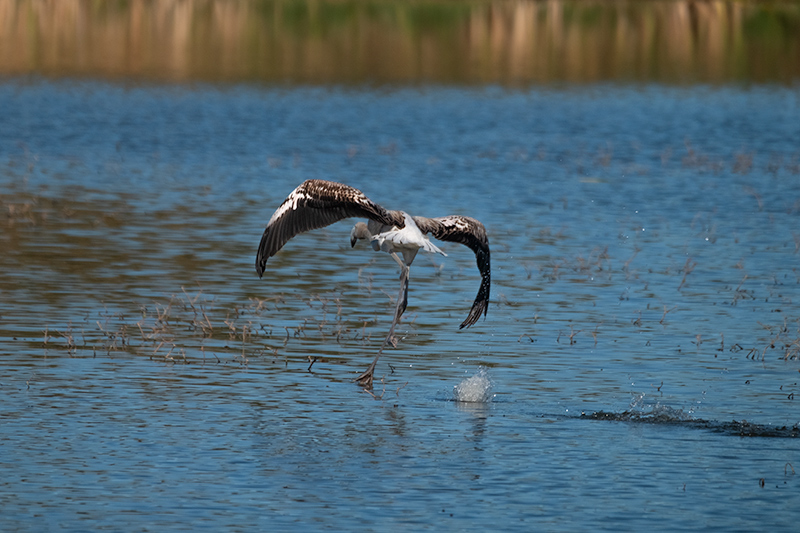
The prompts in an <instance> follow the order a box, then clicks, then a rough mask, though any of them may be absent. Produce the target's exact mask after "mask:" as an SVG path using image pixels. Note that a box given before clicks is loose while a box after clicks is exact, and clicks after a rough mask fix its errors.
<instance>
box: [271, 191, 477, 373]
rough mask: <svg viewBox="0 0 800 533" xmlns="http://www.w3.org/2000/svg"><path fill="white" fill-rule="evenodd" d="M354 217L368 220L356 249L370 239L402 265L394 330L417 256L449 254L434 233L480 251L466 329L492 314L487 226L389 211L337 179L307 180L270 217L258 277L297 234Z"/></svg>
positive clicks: (356, 231) (355, 232)
mask: <svg viewBox="0 0 800 533" xmlns="http://www.w3.org/2000/svg"><path fill="white" fill-rule="evenodd" d="M354 217H358V218H366V219H368V222H367V223H366V224H365V223H364V222H359V223H357V224H356V225H355V226H354V227H353V229H352V231H351V232H350V244H351V246H355V244H356V242H357V241H358V240H359V239H366V240H369V241H370V243H371V244H372V247H373V249H375V250H376V251H384V252H388V253H389V254H390V255H391V256H392V257H393V258H394V260H395V261H396V262H397V263H398V265H400V268H401V275H400V278H401V280H402V286H401V291H402V292H401V294H402V295H403V297H402V299H398V307H397V310H396V312H395V321H394V323H393V324H392V330H394V325H395V324H396V321H397V319H398V318H399V317H400V315H402V314H403V311H404V310H405V308H406V304H407V299H408V272H409V267H410V266H411V263H412V262H413V261H414V258H415V257H416V255H417V252H419V251H420V250H423V251H426V252H430V253H440V254H442V255H446V254H445V253H444V252H442V251H441V250H440V249H439V248H438V247H437V246H436V245H434V244H433V243H432V242H430V240H429V239H428V237H427V235H428V234H430V235H432V236H433V237H435V238H436V239H438V240H440V241H449V242H457V243H461V244H463V245H465V246H467V247H469V248H470V249H471V250H472V251H473V252H474V253H475V259H476V262H477V265H478V270H479V271H480V274H481V285H480V288H479V289H478V295H477V296H476V297H475V301H474V302H473V303H472V308H471V310H470V312H469V315H468V316H467V318H466V319H465V320H464V322H462V323H461V326H460V328H465V327H469V326H472V325H473V324H475V323H476V322H477V321H478V319H479V318H480V317H481V315H484V316H486V314H487V312H488V310H489V291H490V288H491V268H490V254H489V240H488V238H487V236H486V228H484V226H483V224H481V223H480V222H479V221H478V220H475V219H474V218H470V217H466V216H461V215H451V216H446V217H440V218H425V217H414V216H411V215H409V214H408V213H406V212H404V211H391V210H387V209H385V208H383V207H381V206H380V205H378V204H376V203H375V202H373V201H372V200H370V199H369V198H367V196H366V195H365V194H364V193H363V192H361V191H360V190H358V189H356V188H354V187H350V186H348V185H345V184H343V183H337V182H333V181H324V180H307V181H305V182H303V183H302V184H301V185H300V186H299V187H297V188H296V189H295V190H294V191H292V193H291V194H289V196H288V197H287V198H286V200H284V201H283V203H281V205H280V206H279V207H278V209H277V210H276V211H275V213H274V214H273V215H272V217H271V218H270V219H269V223H268V224H267V227H266V229H265V230H264V234H263V235H262V237H261V242H260V243H259V245H258V254H257V255H256V272H258V276H259V277H261V276H262V275H263V274H264V270H265V268H266V265H267V260H268V259H269V258H270V257H272V256H274V255H275V254H277V253H278V251H280V249H281V248H283V246H284V245H285V244H286V243H287V242H288V241H289V239H291V238H292V237H294V236H295V235H298V234H299V233H303V232H306V231H310V230H313V229H318V228H322V227H325V226H328V225H330V224H333V223H334V222H338V221H340V220H343V219H345V218H354ZM400 255H402V256H403V258H402V259H400ZM390 336H391V333H390ZM376 360H377V358H376ZM373 365H374V362H373Z"/></svg>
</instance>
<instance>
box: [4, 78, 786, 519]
mask: <svg viewBox="0 0 800 533" xmlns="http://www.w3.org/2000/svg"><path fill="white" fill-rule="evenodd" d="M0 115H2V117H3V118H2V120H0V249H1V250H2V254H0V357H2V363H1V364H0V393H2V398H3V399H2V402H0V423H1V424H2V425H0V427H1V428H2V429H1V430H0V464H2V472H3V475H2V476H1V477H0V507H2V510H3V511H2V517H0V529H3V530H8V531H12V530H41V531H44V530H51V531H52V530H92V531H97V530H115V531H116V530H155V529H157V530H169V529H181V530H186V529H189V530H213V531H218V530H221V529H226V530H234V531H235V530H242V531H245V530H246V531H253V530H289V529H295V530H297V529H303V530H318V529H332V530H382V531H389V530H400V529H404V530H479V531H485V530H491V529H504V530H519V531H531V530H565V531H575V530H596V529H611V530H642V529H643V528H645V527H652V526H653V525H657V526H658V528H659V529H664V530H669V529H702V530H705V529H708V528H715V529H724V530H756V529H758V530H762V529H769V530H771V531H778V530H785V531H790V530H794V528H796V525H797V523H798V520H800V505H798V503H800V498H799V497H798V494H799V492H798V489H799V488H800V485H798V476H797V475H796V474H795V471H796V470H798V469H800V444H798V442H799V441H798V439H797V437H798V436H800V430H799V429H798V422H800V413H798V405H800V403H799V402H800V387H798V381H799V380H800V373H799V371H800V360H799V359H800V309H799V308H798V302H800V253H799V252H798V250H800V93H798V91H797V88H796V87H782V86H741V87H739V86H721V87H711V86H693V87H691V88H688V87H687V88H682V87H677V88H668V87H664V86H658V85H636V86H620V85H611V84H609V85H589V86H584V87H575V86H565V87H550V88H536V89H524V90H513V91H511V90H504V89H499V88H493V87H484V88H473V89H458V88H446V87H436V86H423V87H419V88H414V89H389V88H383V89H375V88H372V89H369V88H363V89H362V88H347V89H345V88H335V87H334V88H311V87H295V88H275V87H269V86H256V85H237V86H213V85H199V84H194V85H190V84H187V85H172V86H168V87H167V86H160V85H157V86H149V85H144V86H143V85H127V86H126V85H110V84H105V83H101V82H90V81H82V82H78V81H45V80H36V79H33V80H31V79H26V80H19V79H10V80H9V79H6V80H5V81H3V82H2V84H0ZM309 178H323V179H331V180H336V181H341V182H345V183H348V184H350V185H353V186H356V187H358V188H360V189H362V190H363V191H364V192H365V193H366V194H367V195H368V196H370V198H372V199H373V200H375V201H376V202H378V203H380V204H382V205H384V206H385V207H387V208H393V209H404V210H407V211H409V212H411V213H413V214H418V215H423V216H443V215H447V214H466V215H470V216H473V217H475V218H478V219H480V220H481V221H483V223H484V224H485V225H486V227H487V230H488V233H489V239H490V244H491V249H492V267H493V270H492V280H493V287H492V297H491V305H490V308H489V312H488V316H487V317H486V319H485V320H481V321H480V322H478V323H477V324H476V325H475V326H473V327H472V328H470V329H467V330H462V331H459V330H458V325H459V324H460V323H461V321H462V320H463V319H464V318H465V317H466V315H467V312H468V311H469V307H470V305H471V302H472V299H473V298H474V296H475V293H476V292H477V289H478V285H479V282H480V276H479V273H478V271H477V269H476V268H475V259H474V256H473V254H472V253H471V252H470V251H469V250H468V249H467V248H465V247H463V246H459V245H457V244H452V243H443V244H441V247H442V248H443V249H444V251H445V252H447V254H448V256H447V257H441V256H436V257H431V256H428V255H424V256H419V257H418V258H417V260H416V261H415V263H414V266H413V268H412V270H411V285H410V294H409V307H408V311H407V312H406V315H405V316H404V317H403V320H402V322H401V324H400V325H399V326H398V330H397V333H398V340H399V342H398V346H397V347H396V348H393V349H391V348H390V349H387V350H386V351H385V353H384V355H383V357H382V359H381V361H380V363H379V365H378V368H377V371H376V383H375V386H374V388H373V390H372V391H365V390H363V389H362V388H360V387H359V386H357V385H356V384H355V383H354V382H353V379H354V378H355V377H356V376H357V375H358V374H359V373H360V372H361V371H363V370H364V368H366V366H367V365H368V363H369V362H370V361H371V359H372V357H373V356H374V355H375V353H376V351H377V350H378V349H379V348H380V345H381V342H382V340H383V338H384V336H385V335H386V332H387V330H388V328H389V325H390V323H391V317H392V312H393V302H394V298H395V296H396V292H397V288H398V287H397V283H398V282H397V277H398V273H399V272H398V269H397V266H396V265H395V263H394V262H393V261H392V260H391V258H390V257H388V256H387V255H386V254H376V253H374V252H372V250H369V249H368V248H367V247H364V246H360V247H356V248H355V249H351V248H350V244H349V232H350V228H351V226H352V223H353V222H354V221H353V220H348V221H344V222H340V223H337V224H335V225H333V226H330V227H328V228H325V229H323V230H318V231H316V232H313V233H309V234H304V235H301V236H299V237H297V238H295V239H293V240H292V241H290V242H289V244H288V245H287V246H286V247H285V248H284V250H282V251H281V252H280V253H279V254H278V256H276V257H275V258H274V259H273V260H271V261H270V262H269V264H268V267H267V272H266V274H265V276H264V279H261V280H259V278H258V276H257V275H256V273H255V268H254V260H255V253H256V247H257V245H258V241H259V239H260V237H261V233H262V231H263V229H264V226H265V224H266V222H267V221H268V219H269V217H270V215H271V214H272V212H273V211H274V210H275V208H276V207H277V206H278V205H279V204H280V202H281V201H282V200H283V199H284V198H285V197H286V195H287V194H288V193H289V192H291V190H292V189H294V188H295V187H296V186H297V185H298V184H300V183H301V182H302V181H303V180H305V179H309ZM465 380H468V381H465ZM470 387H471V388H472V391H473V393H474V392H475V387H477V389H478V390H477V392H478V393H479V394H470V395H468V396H463V395H461V396H459V394H462V393H463V391H464V390H466V389H468V388H470ZM459 397H461V398H464V399H471V400H478V401H471V402H463V401H457V400H458V398H459Z"/></svg>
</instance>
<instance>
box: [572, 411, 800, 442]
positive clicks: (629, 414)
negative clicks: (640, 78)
mask: <svg viewBox="0 0 800 533" xmlns="http://www.w3.org/2000/svg"><path fill="white" fill-rule="evenodd" d="M579 418H581V419H587V420H606V421H610V422H629V423H634V424H653V425H667V426H678V427H689V428H695V429H705V430H709V431H712V432H714V433H721V434H723V435H730V436H734V437H769V438H779V439H794V438H797V437H800V426H798V425H797V424H795V425H793V426H768V425H763V424H754V423H751V422H747V421H746V420H742V421H737V420H731V421H730V422H719V421H717V420H703V419H702V418H693V417H691V416H689V415H687V414H686V413H684V412H683V411H681V410H674V409H669V408H660V409H656V410H654V411H653V412H650V413H644V412H639V411H622V412H621V413H611V412H607V411H596V412H594V413H588V414H586V413H584V414H581V415H580V417H579Z"/></svg>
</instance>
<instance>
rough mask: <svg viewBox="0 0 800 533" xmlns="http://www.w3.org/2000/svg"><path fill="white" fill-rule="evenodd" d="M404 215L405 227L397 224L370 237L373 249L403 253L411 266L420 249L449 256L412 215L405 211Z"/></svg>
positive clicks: (407, 263)
mask: <svg viewBox="0 0 800 533" xmlns="http://www.w3.org/2000/svg"><path fill="white" fill-rule="evenodd" d="M403 217H404V218H405V223H406V225H405V227H403V228H397V227H396V226H395V227H392V229H390V230H388V231H384V232H382V233H378V234H376V235H372V236H371V237H370V242H371V243H372V249H373V250H375V251H376V252H378V251H381V252H387V253H389V254H396V253H400V254H403V260H404V262H405V265H406V266H411V263H412V262H413V261H414V258H415V257H416V256H417V252H419V251H420V250H424V251H426V252H429V253H432V254H442V255H444V256H447V254H446V253H444V252H443V251H441V250H440V249H439V247H438V246H436V245H435V244H433V243H432V242H431V241H430V239H428V237H427V236H425V235H424V234H423V233H422V232H421V231H420V229H419V227H418V226H417V223H416V222H414V219H413V218H411V215H409V214H408V213H406V212H405V211H403ZM401 266H402V265H401Z"/></svg>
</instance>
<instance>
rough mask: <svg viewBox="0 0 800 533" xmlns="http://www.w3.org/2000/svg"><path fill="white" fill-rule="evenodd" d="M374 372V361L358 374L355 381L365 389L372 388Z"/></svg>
mask: <svg viewBox="0 0 800 533" xmlns="http://www.w3.org/2000/svg"><path fill="white" fill-rule="evenodd" d="M374 373H375V364H374V363H373V364H371V365H369V368H367V369H366V370H365V371H364V372H363V373H362V374H361V375H360V376H358V377H357V378H356V379H355V381H356V382H357V383H358V384H359V385H361V386H362V387H364V388H365V389H367V390H372V376H373V374H374Z"/></svg>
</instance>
